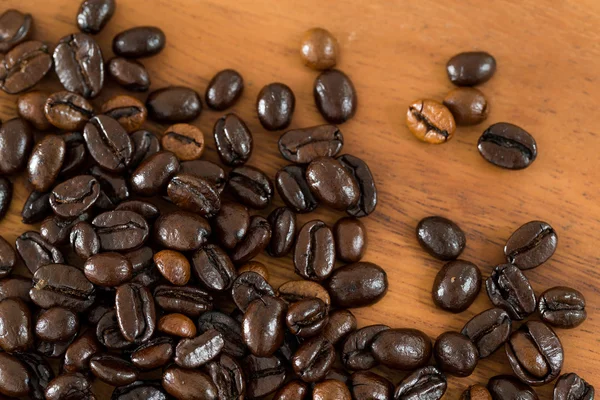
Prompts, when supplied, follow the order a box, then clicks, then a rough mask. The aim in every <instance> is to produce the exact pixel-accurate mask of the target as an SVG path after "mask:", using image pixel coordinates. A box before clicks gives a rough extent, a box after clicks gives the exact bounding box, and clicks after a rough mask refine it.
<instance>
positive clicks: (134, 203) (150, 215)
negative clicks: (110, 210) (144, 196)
mask: <svg viewBox="0 0 600 400" xmlns="http://www.w3.org/2000/svg"><path fill="white" fill-rule="evenodd" d="M115 211H133V212H134V213H136V214H139V215H141V216H142V217H144V219H145V220H146V221H150V222H152V221H154V220H155V219H156V218H158V216H159V215H160V211H159V209H158V207H156V206H155V205H154V204H152V203H149V202H147V201H142V200H128V201H124V202H122V203H120V204H119V205H118V206H117V207H116V208H115Z"/></svg>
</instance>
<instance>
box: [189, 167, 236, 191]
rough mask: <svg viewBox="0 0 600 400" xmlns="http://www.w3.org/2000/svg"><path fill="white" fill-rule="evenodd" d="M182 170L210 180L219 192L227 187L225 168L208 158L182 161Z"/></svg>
mask: <svg viewBox="0 0 600 400" xmlns="http://www.w3.org/2000/svg"><path fill="white" fill-rule="evenodd" d="M181 172H182V173H185V174H189V175H194V176H197V177H198V178H202V179H204V180H205V181H208V182H210V183H211V184H212V185H213V186H214V187H215V188H216V189H217V191H218V192H219V193H221V192H222V191H223V189H224V188H225V184H226V183H227V176H226V174H225V170H224V169H223V168H221V167H220V166H219V165H217V164H215V163H213V162H211V161H207V160H192V161H183V162H182V163H181Z"/></svg>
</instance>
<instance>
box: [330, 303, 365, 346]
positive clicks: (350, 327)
mask: <svg viewBox="0 0 600 400" xmlns="http://www.w3.org/2000/svg"><path fill="white" fill-rule="evenodd" d="M356 327H357V321H356V317H355V316H354V314H352V313H351V312H350V311H348V310H337V311H334V312H332V313H331V314H329V320H328V322H327V325H325V327H324V328H323V332H322V333H321V334H322V335H323V337H324V338H325V339H327V340H328V341H329V342H330V343H331V344H333V345H335V344H336V343H338V342H339V341H341V340H342V339H344V338H345V337H346V336H347V335H349V334H350V333H352V332H354V331H355V330H356Z"/></svg>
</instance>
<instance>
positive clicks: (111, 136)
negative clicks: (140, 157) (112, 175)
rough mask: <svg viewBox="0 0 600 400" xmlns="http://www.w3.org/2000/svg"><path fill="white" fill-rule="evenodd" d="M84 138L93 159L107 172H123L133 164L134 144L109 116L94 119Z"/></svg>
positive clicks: (85, 129) (86, 127)
mask: <svg viewBox="0 0 600 400" xmlns="http://www.w3.org/2000/svg"><path fill="white" fill-rule="evenodd" d="M83 137H84V138H85V143H86V145H87V149H88V151H89V153H90V155H91V156H92V158H93V159H94V160H95V161H96V162H97V163H98V165H100V167H102V168H104V169H106V170H107V171H111V172H121V171H123V170H125V169H126V168H127V166H128V165H129V163H130V162H131V158H132V156H133V142H132V141H131V139H130V138H129V135H128V134H127V132H126V131H125V129H123V127H122V126H121V124H119V123H118V122H117V121H116V120H115V119H113V118H111V117H109V116H107V115H99V116H97V117H94V118H92V119H91V120H90V121H89V122H88V123H87V124H86V125H85V128H84V130H83Z"/></svg>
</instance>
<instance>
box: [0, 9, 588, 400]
mask: <svg viewBox="0 0 600 400" xmlns="http://www.w3.org/2000/svg"><path fill="white" fill-rule="evenodd" d="M118 3H119V4H118V9H117V13H116V15H115V16H114V18H113V19H112V20H111V21H110V23H109V24H108V26H107V27H106V28H105V29H104V31H103V32H102V33H101V34H100V35H98V40H99V42H100V44H101V47H102V50H103V52H104V55H105V58H106V59H108V58H109V57H110V56H112V51H111V40H112V38H113V37H114V35H115V34H116V33H118V32H120V31H122V30H124V29H126V28H130V27H133V26H137V25H156V26H160V27H161V28H162V29H163V30H164V31H165V32H166V35H167V38H168V39H167V47H166V49H165V50H164V51H163V52H162V53H161V54H160V55H158V56H155V57H152V58H149V59H145V60H143V61H142V62H143V63H144V64H145V65H146V66H147V68H148V70H149V71H150V74H151V77H152V89H156V88H160V87H163V86H166V85H186V86H190V87H192V88H194V89H196V90H197V91H199V92H200V93H204V91H205V89H206V85H207V83H208V81H209V80H210V78H211V77H212V76H213V75H214V73H215V72H217V71H219V70H221V69H223V68H234V69H236V70H238V71H239V72H240V73H241V74H242V75H243V76H244V79H245V81H246V88H245V91H244V94H243V97H242V99H241V101H239V102H238V103H237V104H236V105H235V107H233V109H232V110H231V111H234V112H236V113H238V114H239V115H240V116H242V117H243V119H244V120H245V121H246V122H247V123H248V126H249V127H250V129H251V130H252V132H253V134H254V138H255V143H256V148H255V152H254V154H253V156H252V159H251V160H250V163H249V164H250V165H254V166H258V167H260V168H262V169H264V170H265V171H266V172H268V173H269V174H271V176H274V174H275V172H276V171H277V169H279V168H280V167H282V166H283V165H285V164H286V162H285V160H283V159H282V158H281V156H280V155H279V154H278V151H277V146H276V143H277V139H278V138H279V133H273V132H266V131H265V130H264V129H262V127H261V126H260V124H259V122H258V119H257V116H256V111H255V100H256V96H257V93H258V91H259V90H260V88H261V87H262V86H263V85H265V84H267V83H269V82H274V81H281V82H285V83H286V84H288V85H289V86H290V87H291V88H292V89H293V90H294V92H295V94H296V99H297V104H296V112H295V114H294V118H293V121H292V128H300V127H307V126H311V125H315V124H320V123H323V119H322V117H321V116H320V115H319V113H318V112H317V110H316V108H315V105H314V101H313V95H312V86H313V81H314V79H315V77H316V75H317V73H316V72H315V71H312V70H310V69H308V68H306V67H304V66H303V64H302V62H301V61H300V59H299V49H298V47H299V45H298V42H299V39H300V37H301V35H302V32H304V31H305V30H306V29H308V28H310V27H313V26H321V27H325V28H327V29H329V30H330V31H331V32H333V33H334V34H335V35H336V36H337V38H338V40H339V42H340V47H341V53H342V55H341V59H340V61H339V64H338V67H339V68H340V69H341V70H343V71H344V72H346V73H347V74H348V75H349V76H350V77H351V78H352V80H353V82H354V84H355V86H356V89H357V91H358V96H359V107H358V112H357V113H356V116H355V117H354V119H352V120H351V121H349V122H348V123H346V124H343V125H342V126H341V129H342V131H343V133H344V137H345V145H344V149H343V152H345V153H351V154H354V155H356V156H358V157H361V158H363V159H364V160H365V161H367V162H368V164H369V165H370V168H371V170H372V171H373V174H374V175H375V178H376V181H377V186H378V189H379V206H378V208H377V211H376V212H375V213H374V214H373V215H372V216H371V217H370V218H366V219H364V222H365V224H366V226H367V228H368V231H369V241H370V244H369V250H368V252H367V255H366V257H365V260H368V261H372V262H375V263H377V264H379V265H381V266H382V267H384V268H385V269H386V271H387V273H388V277H389V282H390V289H389V292H388V295H387V296H386V297H385V298H384V299H383V300H382V301H381V302H379V303H378V304H377V305H375V306H373V307H369V308H363V309H357V310H354V312H355V313H356V315H357V316H358V319H359V324H360V326H364V325H367V324H374V323H386V324H388V325H390V326H392V327H415V328H419V329H422V330H424V331H425V332H426V333H427V334H429V335H430V336H431V337H432V338H435V337H437V336H438V335H439V334H441V333H442V332H444V331H447V330H460V329H461V327H462V326H463V324H464V323H465V322H466V321H467V320H469V319H470V318H471V317H472V316H473V315H475V314H476V313H479V312H481V311H483V310H485V309H487V308H490V307H491V303H490V301H489V300H488V298H487V296H486V294H485V291H484V292H483V293H481V294H480V296H479V298H478V299H477V301H476V302H475V304H474V305H473V306H471V308H470V309H469V310H467V311H465V312H463V313H462V314H459V315H453V314H449V313H447V312H443V311H441V310H439V309H436V308H435V306H434V305H433V302H432V300H431V294H430V291H431V285H432V282H433V279H434V276H435V275H436V273H437V271H438V270H439V269H440V267H441V266H442V262H439V261H436V260H434V259H432V258H431V257H429V256H428V255H426V254H425V253H424V252H423V251H422V250H421V249H420V248H419V246H418V244H417V241H416V239H415V226H416V224H417V221H419V220H420V219H421V218H423V217H425V216H428V215H432V214H437V215H443V216H446V217H449V218H451V219H453V220H454V221H456V222H457V223H458V224H459V225H460V226H461V227H462V228H463V229H464V231H465V232H466V234H467V237H468V243H467V248H466V250H465V252H464V253H463V255H462V258H464V259H466V260H470V261H473V262H475V263H476V264H477V265H479V266H480V268H481V270H482V272H483V275H484V277H487V276H488V275H489V273H490V271H491V270H492V267H493V266H495V265H496V264H498V263H501V262H503V253H502V248H503V245H504V243H505V241H506V239H507V238H508V237H509V236H510V234H511V233H512V232H513V231H514V230H515V229H516V228H518V227H519V226H520V225H521V224H523V223H525V222H527V221H530V220H534V219H541V220H544V221H547V222H549V223H550V224H551V225H552V226H553V227H554V228H555V229H556V230H557V232H558V235H559V238H560V239H559V247H558V250H557V252H556V254H555V255H554V257H552V259H551V260H550V261H548V262H547V263H546V264H544V265H543V266H541V267H539V268H537V269H535V270H533V271H528V272H527V276H528V277H529V278H530V279H531V282H532V284H533V286H534V289H535V290H536V293H538V294H540V293H541V292H542V291H544V290H545V289H547V288H549V287H552V286H557V285H568V286H572V287H574V288H576V289H578V290H580V291H581V292H583V293H584V295H585V296H586V298H587V301H588V307H587V310H588V315H589V316H588V319H587V321H586V322H585V323H584V324H583V325H582V326H581V327H580V328H579V329H575V330H559V331H558V334H559V336H560V338H561V340H562V342H563V344H564V347H565V354H566V362H565V366H564V369H563V372H577V373H578V374H580V375H581V376H582V377H584V378H585V379H587V380H588V381H589V382H590V383H592V384H593V385H595V386H596V387H597V388H598V389H600V377H599V376H600V340H599V339H598V334H599V332H600V318H599V316H598V310H599V305H600V295H599V293H598V287H599V286H600V274H599V273H598V270H597V267H598V264H599V263H600V255H599V254H600V252H599V250H598V249H599V243H600V229H598V228H599V226H600V201H599V200H598V198H600V185H599V184H598V181H599V180H600V169H599V163H598V161H599V155H598V150H599V149H600V147H599V146H600V137H599V136H600V130H599V129H598V122H597V119H598V117H599V115H598V113H599V110H600V94H599V92H598V90H599V88H600V79H599V71H600V45H599V43H600V33H599V31H598V26H599V25H600V3H598V2H597V1H594V0H579V1H575V0H572V1H555V2H551V3H546V2H535V1H522V0H514V1H495V2H480V1H475V0H463V1H460V2H456V1H451V2H440V1H435V0H421V1H408V0H406V1H404V0H403V1H389V0H371V1H368V2H355V3H356V4H355V5H352V4H350V3H349V2H341V1H339V2H337V1H336V2H334V1H323V0H304V1H301V2H298V1H288V0H278V1H273V2H270V1H257V0H254V1H248V0H238V1H236V2H224V1H218V0H213V1H193V0H169V1H166V0H152V1H150V0H118ZM227 3H230V4H227ZM78 5H79V2H78V1H74V0H54V1H51V2H45V1H26V2H23V1H17V0H4V1H3V3H2V7H1V8H2V10H3V9H5V8H19V9H21V10H22V11H27V12H29V13H32V14H33V16H34V19H35V30H36V33H35V38H38V39H44V40H47V41H49V42H52V43H56V42H57V41H58V40H59V38H61V37H62V36H64V35H66V34H68V33H72V32H76V31H77V28H76V25H75V15H76V12H77V8H78ZM2 10H0V11H2ZM466 50H486V51H489V52H490V53H492V54H493V55H494V56H495V57H496V59H497V62H498V70H497V73H496V75H495V76H494V78H493V79H492V80H491V81H489V82H488V83H486V84H484V85H482V86H481V90H482V91H483V92H484V93H485V94H486V96H487V97H488V99H489V102H490V104H491V113H490V116H489V119H488V120H487V121H486V122H485V123H483V124H481V125H479V126H476V127H471V128H460V129H458V131H457V133H456V135H455V138H454V139H453V140H452V141H451V142H449V143H447V144H444V145H440V146H434V145H427V144H425V143H421V142H419V141H417V140H416V139H415V138H414V137H413V136H412V135H411V134H410V133H409V131H408V129H407V128H406V126H405V124H404V119H405V112H406V108H407V106H408V105H409V104H410V102H411V101H412V100H415V99H417V98H433V99H437V100H441V99H442V98H443V97H444V95H445V94H446V93H447V92H448V91H449V90H450V89H452V85H451V84H450V82H449V81H448V78H447V77H446V72H445V63H446V61H447V60H448V59H449V57H451V56H452V55H454V54H455V53H458V52H461V51H466ZM49 75H51V76H52V77H51V78H46V79H45V81H44V84H43V85H42V87H46V88H49V89H50V90H54V89H58V88H59V86H58V85H57V82H56V79H55V77H54V76H53V74H49ZM106 86H107V89H106V90H104V91H103V92H102V94H101V96H100V97H99V98H98V99H96V100H95V101H94V103H95V104H96V105H100V104H101V103H102V101H104V100H105V99H106V98H108V97H109V96H110V95H111V94H113V93H114V92H115V90H116V86H115V85H114V84H113V83H109V84H108V85H106ZM138 97H139V98H140V99H144V98H145V94H141V95H139V96H138ZM15 99H16V97H15V96H9V95H6V94H4V93H2V94H0V117H1V118H2V119H3V120H4V119H7V118H12V117H14V116H15V115H16V114H15V106H14V102H15ZM221 114H222V113H217V112H213V111H210V110H205V111H203V112H202V115H201V116H200V118H199V119H198V120H197V121H195V122H194V124H195V125H197V126H199V127H200V128H201V129H202V130H203V131H204V133H205V135H206V138H207V141H208V151H207V153H206V155H205V158H206V159H209V160H213V161H216V160H217V156H216V153H215V149H214V141H213V139H212V126H213V124H214V122H215V120H216V119H217V118H218V117H220V116H221ZM500 121H508V122H512V123H515V124H517V125H520V126H522V127H523V128H524V129H526V130H527V131H529V132H530V133H531V134H532V135H533V136H534V137H535V138H536V140H537V142H538V145H539V156H538V159H537V160H536V161H535V163H534V164H533V165H532V166H531V167H530V168H528V169H526V170H523V171H506V170H502V169H500V168H497V167H494V166H492V165H491V164H488V163H487V162H486V161H484V160H483V159H482V158H481V156H480V155H479V154H478V151H477V148H476V143H477V139H478V137H479V135H480V134H481V133H482V131H483V130H484V129H485V128H486V127H487V126H488V125H489V124H491V123H494V122H500ZM149 126H150V127H151V128H152V129H155V130H156V131H157V132H160V131H161V130H162V129H164V128H165V126H160V125H152V124H150V125H149ZM16 182H17V183H16V188H15V197H14V199H13V203H12V206H11V209H10V213H9V215H8V216H7V217H6V218H5V219H4V220H3V221H2V223H1V224H0V233H1V234H2V235H3V236H4V237H6V238H7V239H8V240H9V241H11V242H13V241H14V239H15V238H16V236H17V235H19V234H20V233H21V232H23V231H24V230H26V229H27V227H26V226H24V225H23V224H21V222H20V215H19V212H20V209H21V207H22V205H23V202H24V200H25V198H26V196H27V194H28V192H29V188H28V187H27V185H26V183H25V182H24V180H23V178H18V179H17V180H16ZM280 204H281V201H280V199H276V201H275V203H274V205H277V206H278V205H280ZM339 217H341V214H339V213H335V212H332V211H330V210H326V209H324V208H319V209H318V210H317V211H316V212H315V213H313V214H310V215H303V216H301V217H300V218H299V221H300V222H302V223H304V222H306V221H308V220H310V219H316V218H320V219H323V220H325V221H326V222H328V223H331V224H333V223H334V222H335V221H336V219H337V218H339ZM258 259H259V260H260V261H263V262H265V263H267V265H268V267H269V270H270V273H271V283H272V284H273V285H274V286H275V287H277V286H278V285H279V284H281V283H282V282H284V281H286V280H289V279H294V278H296V276H295V275H294V273H293V266H292V262H291V258H289V257H286V258H283V259H279V260H272V259H269V258H267V257H265V256H264V255H262V256H260V257H259V258H258ZM382 372H383V373H384V374H385V375H387V376H388V377H390V379H392V381H393V382H394V383H398V381H399V380H400V379H401V377H402V376H403V374H402V373H397V372H393V371H390V370H385V369H382ZM510 372H511V370H510V366H509V365H508V363H507V359H506V356H505V354H504V351H498V352H497V353H495V354H494V355H493V356H492V357H490V358H488V359H485V360H482V361H481V362H480V363H479V366H478V368H477V370H476V371H475V373H474V374H473V375H472V376H471V377H469V378H466V379H456V378H450V379H449V388H448V392H447V395H446V398H448V399H455V398H458V397H459V394H460V393H461V392H462V391H463V390H464V389H465V388H466V387H467V386H468V385H470V384H474V383H483V384H485V383H486V382H487V380H488V379H489V378H490V377H491V376H494V375H497V374H500V373H510ZM538 391H539V393H540V394H541V395H542V398H544V399H550V398H551V386H546V387H543V388H540V389H538ZM107 393H108V392H107Z"/></svg>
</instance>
